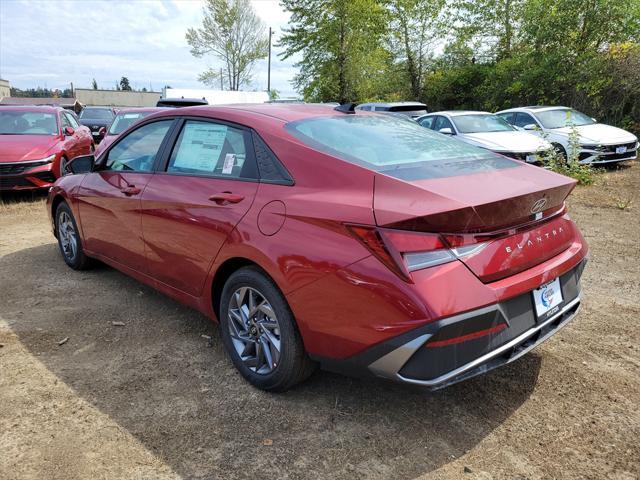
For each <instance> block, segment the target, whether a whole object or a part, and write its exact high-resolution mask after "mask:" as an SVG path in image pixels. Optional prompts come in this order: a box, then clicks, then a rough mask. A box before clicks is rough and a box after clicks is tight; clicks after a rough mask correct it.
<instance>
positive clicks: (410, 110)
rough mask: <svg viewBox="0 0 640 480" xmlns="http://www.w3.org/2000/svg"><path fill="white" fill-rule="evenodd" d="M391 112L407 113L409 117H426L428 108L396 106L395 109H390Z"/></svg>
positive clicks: (423, 106) (421, 106)
mask: <svg viewBox="0 0 640 480" xmlns="http://www.w3.org/2000/svg"><path fill="white" fill-rule="evenodd" d="M388 111H389V112H397V113H405V114H408V115H426V113H427V106H426V105H420V104H417V105H395V106H393V107H389V109H388Z"/></svg>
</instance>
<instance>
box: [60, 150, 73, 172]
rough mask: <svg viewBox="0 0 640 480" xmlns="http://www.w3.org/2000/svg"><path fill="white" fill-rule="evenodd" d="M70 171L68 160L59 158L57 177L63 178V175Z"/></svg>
mask: <svg viewBox="0 0 640 480" xmlns="http://www.w3.org/2000/svg"><path fill="white" fill-rule="evenodd" d="M69 173H71V171H70V170H69V160H68V159H67V157H65V156H64V155H63V156H62V157H60V172H59V174H60V175H59V176H60V177H64V176H65V175H69Z"/></svg>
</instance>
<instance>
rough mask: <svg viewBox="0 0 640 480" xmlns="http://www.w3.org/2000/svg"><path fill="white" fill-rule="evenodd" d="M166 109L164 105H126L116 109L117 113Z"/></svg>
mask: <svg viewBox="0 0 640 480" xmlns="http://www.w3.org/2000/svg"><path fill="white" fill-rule="evenodd" d="M165 110H166V109H165V108H164V107H127V108H121V109H120V110H118V115H120V114H122V113H135V112H163V111H165Z"/></svg>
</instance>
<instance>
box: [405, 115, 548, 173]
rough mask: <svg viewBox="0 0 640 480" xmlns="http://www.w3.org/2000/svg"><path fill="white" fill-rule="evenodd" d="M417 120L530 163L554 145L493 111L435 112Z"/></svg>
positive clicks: (472, 143)
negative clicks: (523, 130) (522, 129)
mask: <svg viewBox="0 0 640 480" xmlns="http://www.w3.org/2000/svg"><path fill="white" fill-rule="evenodd" d="M416 121H417V122H418V123H419V124H420V125H422V126H423V127H426V128H430V129H431V130H435V131H436V132H440V133H444V134H445V135H455V136H456V138H458V139H459V140H462V141H463V142H466V143H469V144H471V145H475V146H477V147H482V148H485V149H487V150H491V151H494V152H496V153H500V154H502V155H505V156H507V157H511V158H514V159H516V160H522V161H525V162H528V163H539V162H540V154H541V153H542V152H544V151H548V150H550V149H551V148H552V146H551V144H550V143H549V142H547V141H546V140H543V139H542V138H539V137H537V136H535V135H531V134H530V133H526V132H521V131H519V130H518V129H516V128H514V127H512V126H511V125H509V124H508V123H507V122H505V121H504V120H503V119H502V118H500V117H498V116H496V115H494V114H492V113H489V112H474V111H446V112H434V113H429V114H428V115H423V116H422V117H420V118H418V119H417V120H416Z"/></svg>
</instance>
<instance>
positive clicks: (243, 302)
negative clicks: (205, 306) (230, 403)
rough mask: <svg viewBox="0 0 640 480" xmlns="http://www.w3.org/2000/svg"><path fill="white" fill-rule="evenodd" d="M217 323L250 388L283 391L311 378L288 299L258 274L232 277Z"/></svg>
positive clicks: (251, 269) (245, 270)
mask: <svg viewBox="0 0 640 480" xmlns="http://www.w3.org/2000/svg"><path fill="white" fill-rule="evenodd" d="M219 318H220V329H221V330H220V332H221V337H222V341H223V344H224V346H225V349H226V350H227V353H228V354H229V356H230V357H231V360H232V361H233V364H234V365H235V367H236V368H237V369H238V370H239V371H240V373H241V374H242V376H244V378H246V379H247V380H248V381H249V382H250V383H251V384H252V385H254V386H256V387H258V388H261V389H263V390H268V391H285V390H288V389H289V388H291V387H293V386H294V385H295V384H297V383H299V382H301V381H303V380H304V379H306V378H307V377H308V376H309V375H311V373H312V372H313V370H314V368H315V364H314V363H313V362H312V361H311V359H309V357H308V356H307V354H306V353H305V351H304V346H303V344H302V338H301V337H300V333H299V332H298V329H297V326H296V324H295V319H294V318H293V314H292V313H291V310H290V309H289V305H288V304H287V302H286V299H285V298H284V296H283V295H282V293H280V291H279V290H278V288H277V287H276V286H275V284H274V283H273V281H272V280H271V279H270V278H268V277H267V276H266V275H265V274H264V273H263V272H262V271H261V270H260V269H258V268H256V267H245V268H241V269H240V270H238V271H236V272H235V273H233V274H232V275H231V277H229V280H227V283H226V284H225V286H224V289H223V291H222V298H221V302H220V312H219Z"/></svg>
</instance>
